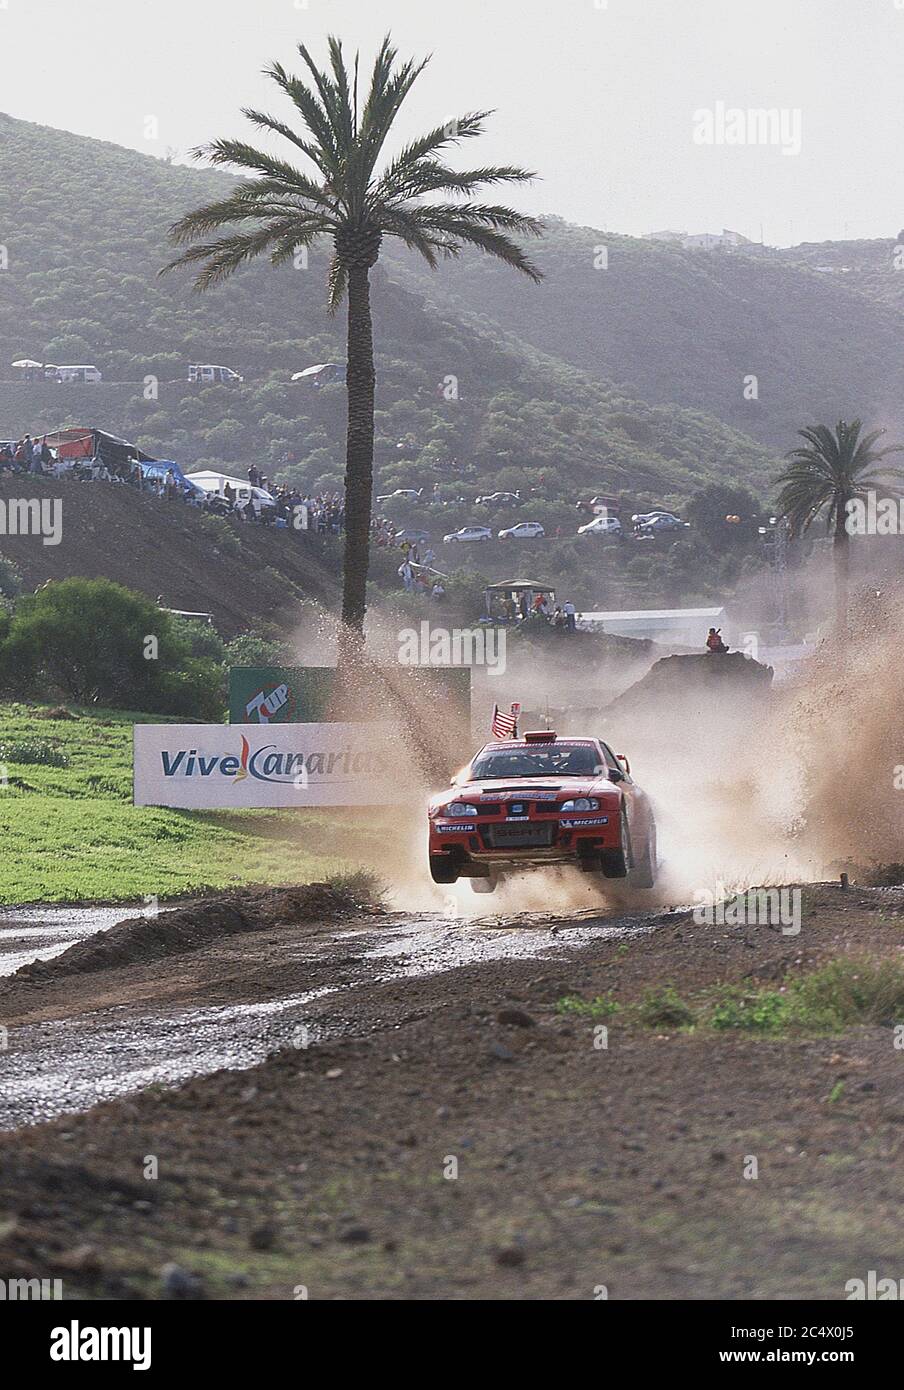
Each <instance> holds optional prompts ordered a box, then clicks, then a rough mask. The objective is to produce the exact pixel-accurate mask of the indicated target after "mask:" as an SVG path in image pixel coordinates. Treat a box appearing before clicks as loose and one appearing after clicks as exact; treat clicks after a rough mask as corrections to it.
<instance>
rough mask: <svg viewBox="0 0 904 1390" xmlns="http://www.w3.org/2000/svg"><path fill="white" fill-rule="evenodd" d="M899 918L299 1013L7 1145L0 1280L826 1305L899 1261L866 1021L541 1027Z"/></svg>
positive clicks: (872, 1039)
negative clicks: (286, 1030)
mask: <svg viewBox="0 0 904 1390" xmlns="http://www.w3.org/2000/svg"><path fill="white" fill-rule="evenodd" d="M902 922H904V894H901V893H900V892H897V891H896V890H892V891H891V892H887V893H882V892H866V891H860V890H851V891H849V892H846V893H845V892H842V891H841V890H840V889H839V888H837V887H834V886H828V885H826V886H815V887H811V888H808V889H806V890H805V894H804V902H803V912H802V929H801V932H800V934H799V935H796V936H795V935H783V934H782V933H781V932H780V931H778V930H775V929H772V928H769V927H763V926H754V925H749V924H748V925H726V926H701V925H698V924H697V923H695V922H694V921H693V919H692V917H691V916H690V914H687V913H683V914H672V915H670V916H666V917H663V918H662V919H661V920H660V923H659V927H658V929H657V930H656V931H654V932H653V933H651V934H650V935H647V936H641V937H634V938H631V939H622V940H620V941H619V940H618V939H613V938H611V937H610V938H605V937H603V936H600V937H598V938H591V940H590V941H589V942H588V943H586V944H584V945H582V946H581V947H580V949H575V950H572V951H568V952H565V953H564V954H563V953H561V952H559V953H557V954H550V955H549V958H548V959H540V960H537V959H533V960H513V959H509V960H505V961H501V962H492V963H487V962H483V963H481V964H475V965H472V966H468V967H465V968H462V969H459V970H454V971H446V972H444V973H442V974H439V975H426V976H421V977H418V978H407V979H404V978H396V979H393V980H390V981H387V982H385V983H375V982H373V981H371V982H370V983H368V982H366V981H359V983H358V984H357V986H353V987H350V988H349V989H347V990H345V991H344V992H343V994H342V996H341V1001H337V999H336V998H330V997H326V998H322V999H319V1000H317V1001H314V1002H313V1003H312V1004H311V1006H310V1007H311V1022H312V1024H313V1026H314V1028H315V1030H316V1029H317V1028H318V1027H319V1026H321V1025H322V1026H323V1028H324V1030H325V1031H326V1032H327V1033H328V1032H329V1028H330V1024H331V1023H332V1025H333V1037H332V1038H330V1039H329V1040H327V1041H324V1042H322V1043H314V1044H312V1045H310V1046H308V1047H303V1046H302V1047H297V1048H289V1049H288V1050H286V1051H284V1052H281V1053H280V1054H278V1055H277V1056H275V1057H273V1058H271V1059H270V1060H269V1061H267V1062H266V1063H264V1064H263V1065H261V1066H258V1067H255V1068H253V1069H252V1070H248V1071H242V1072H220V1073H218V1074H216V1075H213V1076H210V1077H207V1078H205V1079H200V1080H197V1081H193V1082H191V1083H189V1084H188V1085H186V1086H185V1087H183V1088H182V1089H181V1090H179V1091H175V1092H173V1091H159V1090H156V1089H155V1090H152V1091H150V1092H146V1093H144V1094H142V1095H140V1096H138V1097H136V1098H135V1099H130V1100H123V1101H118V1102H115V1103H111V1104H107V1105H102V1106H99V1107H97V1108H96V1109H95V1110H93V1111H91V1112H89V1113H88V1114H87V1115H84V1116H81V1117H77V1118H73V1117H67V1118H66V1119H64V1120H60V1121H57V1122H54V1123H53V1124H50V1125H46V1126H42V1127H40V1128H39V1129H35V1130H27V1131H22V1132H19V1133H17V1134H11V1135H9V1136H6V1137H4V1138H3V1139H2V1140H0V1160H2V1161H0V1210H2V1212H3V1213H4V1222H3V1225H2V1227H0V1268H2V1269H3V1271H4V1272H5V1273H6V1275H7V1277H17V1276H22V1275H25V1274H28V1275H29V1276H31V1277H35V1276H44V1275H46V1276H50V1275H57V1276H59V1277H62V1278H63V1280H64V1287H65V1293H66V1294H67V1295H68V1296H75V1295H78V1294H88V1295H91V1296H100V1297H111V1296H112V1297H163V1296H170V1297H180V1296H181V1297H203V1296H208V1297H211V1296H213V1297H229V1298H234V1297H238V1298H244V1297H253V1298H261V1297H263V1298H277V1299H292V1298H294V1297H298V1296H299V1294H298V1290H299V1288H300V1287H302V1286H303V1287H304V1288H305V1289H306V1290H307V1292H308V1294H309V1296H310V1297H311V1298H337V1297H339V1298H343V1297H348V1298H403V1297H427V1298H434V1299H444V1300H445V1299H464V1298H475V1297H487V1298H506V1297H508V1298H578V1299H593V1298H595V1297H598V1296H599V1292H598V1291H599V1289H600V1287H601V1286H605V1288H606V1289H607V1290H608V1293H609V1296H610V1297H612V1298H615V1299H618V1298H643V1297H654V1298H682V1297H684V1298H688V1297H689V1298H706V1297H718V1298H728V1297H732V1298H737V1297H741V1298H743V1297H752V1298H781V1299H794V1298H798V1297H803V1296H809V1297H817V1298H824V1299H843V1298H844V1297H845V1288H844V1285H845V1282H846V1281H847V1280H848V1279H851V1278H853V1277H864V1276H865V1272H866V1271H867V1270H868V1269H876V1270H879V1271H881V1272H882V1273H889V1274H892V1275H895V1274H896V1273H897V1272H899V1271H900V1268H901V1267H902V1261H904V1249H902V1246H901V1240H900V1235H899V1234H898V1228H899V1222H898V1219H897V1214H898V1208H899V1200H900V1198H899V1186H900V1183H899V1171H898V1162H897V1156H898V1154H899V1153H900V1142H901V1126H902V1124H904V1106H902V1099H901V1086H900V1065H901V1063H900V1060H899V1058H900V1053H899V1052H898V1051H896V1049H895V1047H894V1037H893V1034H894V1029H893V1028H892V1027H891V1026H889V1024H888V1022H886V1023H885V1024H875V1025H868V1026H867V1025H864V1026H857V1027H851V1028H847V1029H844V1030H842V1031H841V1032H839V1033H837V1034H836V1035H833V1036H828V1035H826V1036H816V1035H812V1036H808V1035H807V1034H805V1033H803V1034H799V1035H792V1036H783V1037H770V1036H768V1035H766V1036H757V1035H756V1034H753V1033H745V1032H743V1031H732V1032H722V1033H717V1032H713V1031H712V1030H708V1029H698V1030H696V1031H690V1032H688V1031H681V1030H679V1029H677V1028H675V1027H673V1026H671V1025H669V1024H667V1023H665V1022H662V1023H660V1024H658V1025H656V1026H640V1025H639V1024H638V1023H637V1022H636V1021H632V1019H631V1018H630V1016H629V1014H628V1012H627V1009H625V1011H624V1012H623V1013H622V1014H621V1015H619V1014H614V1015H612V1016H611V1017H609V1018H608V1020H607V1027H608V1035H607V1037H606V1038H605V1040H603V1041H602V1044H601V1039H600V1034H599V1023H598V1020H596V1019H594V1018H592V1017H589V1016H587V1017H582V1016H579V1015H576V1014H574V1013H564V1012H562V1010H561V1007H560V1004H561V1001H562V1000H563V999H564V998H566V997H573V996H577V997H579V998H581V999H583V1000H585V1001H590V1000H593V999H595V998H598V997H603V998H613V999H616V1000H618V1001H619V1002H620V1003H621V1004H622V1005H623V1006H625V1005H627V1004H628V1003H629V1002H630V1001H631V1000H642V999H643V998H644V997H645V995H646V993H647V991H649V990H650V989H653V988H656V989H660V988H661V987H662V986H663V985H664V984H665V983H666V982H671V983H672V984H673V985H674V987H675V989H676V990H677V991H678V992H680V994H681V995H682V996H683V997H685V998H689V999H694V998H695V997H696V996H697V995H698V994H699V993H700V992H701V991H703V992H705V991H706V990H707V989H709V988H711V987H713V986H714V985H716V984H717V983H721V984H724V983H725V982H734V983H736V984H741V983H746V984H747V985H757V984H761V983H763V982H780V981H781V980H782V978H783V976H784V973H785V971H786V970H788V969H793V968H796V967H797V968H804V969H808V968H811V967H813V966H815V965H818V964H820V963H822V962H825V961H826V960H829V959H835V958H838V957H840V956H841V957H843V956H845V955H850V954H856V953H859V952H861V951H869V952H871V953H873V954H876V955H881V956H883V957H885V958H891V957H894V956H896V955H898V954H899V953H900V943H901V940H902V936H901V931H902ZM288 944H289V943H288V942H286V943H285V946H286V947H288ZM333 949H335V951H336V952H337V953H342V952H343V951H344V950H347V948H344V947H343V946H342V945H341V944H336V946H335V947H334V948H333ZM351 1018H353V1019H354V1031H353V1034H349V1035H347V1036H346V1037H345V1040H341V1039H339V1040H337V1038H336V1036H335V1032H336V1025H337V1023H340V1022H341V1020H342V1019H351ZM10 1057H11V1058H12V1057H14V1053H11V1054H10ZM147 1155H153V1156H154V1157H155V1159H156V1163H157V1173H158V1175H157V1176H156V1177H155V1178H153V1179H148V1178H146V1176H145V1170H146V1162H147V1160H146V1157H145V1156H147ZM752 1159H755V1160H756V1163H755V1165H753V1164H752V1163H751V1160H752ZM174 1266H175V1269H174Z"/></svg>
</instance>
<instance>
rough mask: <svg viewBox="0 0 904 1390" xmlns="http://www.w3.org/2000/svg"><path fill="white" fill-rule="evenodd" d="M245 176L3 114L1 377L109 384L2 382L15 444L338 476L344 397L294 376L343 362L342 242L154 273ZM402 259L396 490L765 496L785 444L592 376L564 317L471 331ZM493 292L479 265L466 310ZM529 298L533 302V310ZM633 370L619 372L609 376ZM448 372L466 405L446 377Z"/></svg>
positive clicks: (380, 343)
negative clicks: (276, 258) (96, 373)
mask: <svg viewBox="0 0 904 1390" xmlns="http://www.w3.org/2000/svg"><path fill="white" fill-rule="evenodd" d="M229 182H230V181H229V179H228V177H227V176H226V175H223V174H220V173H218V172H212V171H199V170H193V169H186V168H182V167H175V166H170V165H168V164H166V163H164V162H162V161H159V160H155V159H152V158H150V157H148V156H144V155H138V154H135V153H133V152H131V151H128V150H125V149H120V148H118V147H116V146H112V145H109V144H104V143H101V142H98V141H93V140H88V139H84V138H81V137H77V136H74V135H70V134H67V133H64V132H60V131H54V130H49V129H46V128H43V127H40V126H36V125H31V124H27V123H24V122H21V121H15V120H12V119H10V118H9V117H5V116H0V226H2V227H3V229H4V232H3V237H4V244H5V246H6V248H7V252H8V269H7V270H6V271H5V272H3V273H0V374H2V375H6V376H9V375H11V373H10V371H9V367H8V365H7V364H9V363H10V362H11V361H12V360H14V359H17V358H20V357H23V356H28V357H33V358H36V359H37V360H39V361H54V362H58V363H59V362H93V363H95V364H96V365H97V366H98V367H100V368H101V370H102V371H103V373H104V377H105V382H104V384H103V385H101V386H94V387H74V386H70V387H57V388H53V389H49V388H47V387H45V386H43V385H42V386H37V387H34V388H25V387H22V386H16V387H9V386H7V385H6V384H2V383H0V437H2V436H3V435H7V436H9V435H18V434H21V433H23V432H24V431H26V430H29V429H30V430H32V431H43V430H44V429H45V428H53V427H57V426H60V425H63V424H71V423H77V424H95V425H101V426H103V427H105V428H107V429H110V430H112V431H114V432H117V433H122V434H125V435H127V436H128V437H130V438H133V439H135V440H136V442H137V443H139V444H140V445H141V447H143V448H145V449H146V450H147V451H148V452H151V453H154V454H157V455H158V456H161V457H175V458H176V459H178V460H179V461H180V462H182V463H183V464H188V465H191V464H198V463H217V464H222V465H226V466H227V467H236V468H238V467H239V466H241V467H242V468H243V469H244V468H247V465H248V463H249V462H251V461H252V460H254V461H257V462H258V463H261V464H262V466H263V467H264V471H266V472H267V473H268V474H269V475H270V476H271V477H274V476H279V477H283V478H286V479H291V480H293V481H297V482H299V483H300V484H301V485H302V486H303V487H305V488H313V489H315V490H318V491H319V490H323V489H327V488H331V487H335V486H337V485H338V484H339V482H340V479H341V472H342V457H343V423H344V419H343V415H344V404H345V394H344V391H343V390H342V388H341V387H338V386H334V387H327V388H325V389H323V390H321V391H319V392H317V391H315V390H313V389H311V388H310V387H303V386H293V385H291V384H289V377H290V376H291V374H292V372H293V371H297V370H300V369H301V368H303V367H306V366H308V365H311V364H313V363H316V362H322V361H329V360H334V359H336V358H337V357H341V355H342V346H341V343H342V330H343V324H342V320H341V316H340V317H339V318H337V319H336V320H331V319H330V318H329V317H328V315H327V314H326V312H325V310H324V275H325V266H326V257H327V251H326V248H323V249H321V250H319V251H315V252H313V253H312V255H311V258H310V264H309V267H308V268H307V269H306V270H301V269H299V270H295V269H292V268H286V269H284V270H283V271H280V272H274V271H272V270H271V269H270V267H269V266H267V265H255V266H251V267H248V268H247V269H246V270H244V271H243V272H242V273H241V274H240V275H239V276H238V277H237V278H236V279H235V280H233V281H232V282H231V283H230V284H229V285H227V286H224V287H222V288H220V289H218V290H216V291H214V292H212V293H210V294H208V295H207V296H202V297H199V296H195V295H193V294H192V293H191V292H190V289H189V284H188V281H187V279H186V277H184V276H181V275H174V276H170V277H167V278H165V279H163V280H160V279H158V278H157V271H158V270H159V268H160V266H161V265H163V264H164V262H165V261H166V260H167V259H168V258H169V257H170V256H171V254H172V251H171V248H169V247H168V245H167V243H166V238H165V232H166V228H167V226H168V225H169V224H170V223H172V222H173V220H174V219H175V218H177V217H178V216H179V215H180V214H181V213H182V212H184V211H185V210H186V209H187V208H189V207H190V206H193V205H196V204H197V203H199V202H201V201H205V200H207V199H209V198H210V197H211V195H215V194H220V193H222V191H223V190H224V189H225V188H226V187H228V185H229ZM26 207H27V208H28V216H27V217H22V216H21V210H22V209H23V208H26ZM544 254H548V253H544ZM386 265H387V266H388V270H387V269H384V268H383V267H378V268H377V271H376V272H375V274H374V314H375V323H376V339H377V351H378V359H377V366H378V372H379V383H378V401H377V439H376V457H377V474H378V478H377V485H378V489H379V490H384V491H386V490H391V489H392V488H394V487H397V486H403V485H406V484H410V483H411V482H412V481H414V482H416V483H417V484H418V485H427V486H432V484H433V483H434V482H438V483H440V484H441V486H442V487H443V488H444V489H445V491H446V492H447V493H448V494H449V495H450V496H454V495H456V494H457V493H458V492H459V491H460V490H462V488H463V487H464V489H465V490H466V491H467V492H468V493H469V494H470V493H471V490H472V487H474V485H475V484H477V485H478V487H479V488H483V489H485V490H491V489H492V488H496V487H501V488H510V487H513V486H519V485H521V486H526V487H527V486H534V487H537V488H538V489H539V490H540V493H541V494H542V495H543V496H548V497H550V498H562V499H573V498H574V496H575V493H576V492H579V491H586V490H601V489H606V490H619V491H625V492H627V493H628V495H629V497H631V498H635V499H637V500H638V502H642V501H647V500H649V501H652V500H656V501H668V500H669V499H675V500H676V501H680V500H681V499H682V498H684V497H686V496H687V495H688V494H689V493H690V492H692V491H693V490H695V489H696V488H697V487H699V486H700V485H701V484H702V483H705V482H706V481H710V480H715V479H719V480H723V479H726V478H727V479H734V480H738V481H744V482H745V483H747V484H749V485H752V486H754V487H755V488H760V489H766V488H767V486H768V482H769V479H770V478H771V476H772V474H773V471H774V458H773V456H772V455H771V453H770V452H769V451H768V450H766V449H764V448H761V447H759V446H758V445H756V444H754V443H753V442H752V441H751V440H750V439H749V438H748V437H746V436H744V435H742V434H740V433H738V432H736V431H734V430H732V429H730V428H728V427H726V426H725V425H724V424H722V423H720V422H719V421H717V420H715V419H713V418H711V417H709V416H707V415H705V414H702V413H700V412H699V411H698V410H696V409H695V410H687V411H682V410H679V409H676V408H675V407H674V405H672V404H671V401H672V399H673V397H672V395H670V393H669V391H668V390H665V391H663V390H657V391H652V390H651V391H650V392H649V393H648V399H649V400H650V401H652V402H653V404H648V403H646V402H645V400H644V399H643V397H644V394H645V393H644V392H642V391H637V392H635V393H633V394H632V393H631V392H630V391H626V390H623V389H619V388H615V387H614V386H613V385H612V384H611V382H609V381H608V380H605V379H603V378H604V376H605V373H603V372H602V371H600V370H598V368H599V366H600V364H599V363H597V362H594V363H591V364H590V366H591V368H592V377H593V379H591V374H590V373H587V374H585V373H583V372H581V371H579V370H576V369H575V366H574V365H568V364H567V362H566V361H564V360H562V359H564V358H566V357H567V356H568V354H566V353H564V352H560V349H561V348H562V347H563V346H564V342H565V339H566V338H567V329H566V328H564V327H560V328H559V329H557V331H556V335H555V337H556V342H555V343H548V344H545V345H542V344H540V345H537V344H535V345H534V346H528V345H527V344H525V343H524V342H522V341H520V340H519V339H518V338H517V337H513V336H511V334H510V333H509V332H503V331H502V330H501V328H500V326H499V325H498V324H496V323H489V322H487V323H486V324H485V325H483V326H480V327H475V326H474V325H473V324H472V323H471V322H465V321H464V320H463V319H462V318H461V317H460V316H459V315H458V314H457V313H456V312H455V309H454V307H446V308H443V310H442V311H440V312H438V311H437V310H436V309H435V308H434V307H433V306H432V305H431V304H430V303H428V302H427V301H426V300H425V298H424V293H423V287H422V286H420V285H417V286H413V285H409V286H408V287H407V288H405V287H403V286H401V285H400V284H399V283H397V278H398V277H397V276H396V268H397V267H398V269H399V274H400V275H401V274H402V273H403V270H402V267H401V262H399V261H397V260H388V261H387V263H386ZM510 274H511V272H510ZM454 283H455V282H453V280H451V279H448V280H447V281H444V284H448V286H449V287H450V288H451V287H452V286H453V284H454ZM476 283H477V282H475V281H474V275H473V270H472V268H471V267H470V266H468V265H467V264H465V265H463V267H462V282H461V288H462V303H463V304H465V306H467V304H468V302H469V294H470V293H471V292H472V291H473V289H474V288H475V285H476ZM492 283H493V282H492V280H490V281H489V282H487V288H488V297H489V300H491V299H492V294H491V293H490V289H491V285H492ZM505 293H506V294H509V293H510V295H511V300H512V304H513V306H515V305H517V313H516V312H515V311H514V308H513V313H512V318H511V320H510V321H508V320H507V321H506V328H507V329H508V328H513V327H515V326H516V325H517V323H518V321H519V316H520V318H521V319H522V320H523V321H524V322H525V323H527V322H529V321H530V319H531V316H537V315H540V317H541V318H542V317H543V316H544V315H547V316H548V315H549V314H550V312H551V310H552V309H554V311H555V314H556V316H557V318H558V320H559V322H560V325H564V324H566V323H567V322H568V321H569V320H570V318H571V315H572V311H573V305H572V303H571V302H570V301H569V300H567V299H564V300H562V301H560V302H558V304H557V305H556V304H555V303H554V301H555V296H556V290H555V283H554V281H553V282H551V283H550V286H549V287H548V288H545V289H544V290H542V291H539V292H538V291H536V290H535V288H534V287H533V286H531V285H530V284H528V283H527V282H526V281H523V280H521V279H520V277H515V276H514V274H511V284H510V285H509V286H508V287H507V289H506V291H505ZM531 296H533V301H534V302H533V303H532V304H530V305H527V304H521V303H520V301H521V300H522V299H523V300H525V301H528V300H530V299H531ZM641 329H642V324H641ZM544 354H546V355H544ZM190 361H202V362H204V361H207V362H221V363H224V364H227V365H229V366H232V367H234V368H235V369H236V370H238V371H240V372H241V373H242V374H243V375H244V376H245V384H244V385H242V386H237V387H233V388H227V387H216V388H208V389H197V388H192V389H190V390H189V389H188V388H187V386H185V385H184V384H182V383H181V382H180V383H179V384H172V383H175V382H176V381H177V380H178V379H179V378H183V377H184V375H185V369H186V365H187V363H188V362H190ZM660 367H661V369H662V370H663V372H664V373H665V371H666V364H665V363H662V364H659V363H658V362H657V354H656V353H655V352H654V353H653V354H652V355H651V368H650V373H648V375H650V374H652V375H653V376H655V375H656V372H657V370H659V369H660ZM632 374H633V373H632V372H631V371H630V370H628V368H627V364H624V365H623V364H620V363H616V364H614V370H612V371H611V372H610V375H611V376H613V377H617V378H624V377H625V376H630V375H632ZM450 376H454V377H455V378H457V382H458V397H457V399H446V398H445V397H444V395H443V392H442V389H441V383H442V382H443V381H445V380H446V379H447V378H449V377H450ZM148 377H154V378H156V379H157V380H158V381H159V390H158V392H157V396H158V398H157V399H145V395H146V394H147V392H146V390H145V386H144V383H145V379H146V378H148ZM108 382H109V383H132V385H130V386H129V385H126V386H122V385H115V384H113V385H108V384H107V383H108ZM151 394H152V395H153V394H154V393H153V390H152V391H151ZM690 403H691V404H696V403H695V402H690ZM453 461H457V466H454V465H453ZM463 479H465V480H466V481H465V482H463V481H462V480H463Z"/></svg>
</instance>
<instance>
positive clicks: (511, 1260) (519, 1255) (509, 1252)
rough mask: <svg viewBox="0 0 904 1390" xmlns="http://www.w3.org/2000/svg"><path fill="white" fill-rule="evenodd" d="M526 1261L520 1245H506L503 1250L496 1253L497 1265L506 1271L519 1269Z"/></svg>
mask: <svg viewBox="0 0 904 1390" xmlns="http://www.w3.org/2000/svg"><path fill="white" fill-rule="evenodd" d="M524 1260H525V1255H524V1251H523V1250H522V1249H521V1246H520V1245H504V1246H503V1247H502V1249H501V1250H497V1251H496V1263H497V1265H502V1266H503V1267H504V1268H506V1269H517V1267H518V1266H519V1265H523V1264H524Z"/></svg>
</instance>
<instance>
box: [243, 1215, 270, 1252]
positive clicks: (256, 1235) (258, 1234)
mask: <svg viewBox="0 0 904 1390" xmlns="http://www.w3.org/2000/svg"><path fill="white" fill-rule="evenodd" d="M248 1244H249V1245H250V1246H251V1249H252V1250H272V1249H273V1247H274V1245H275V1244H276V1227H275V1226H273V1225H271V1223H270V1222H269V1221H265V1222H264V1224H263V1225H262V1226H256V1227H255V1228H254V1230H253V1231H252V1232H251V1234H250V1235H249V1237H248Z"/></svg>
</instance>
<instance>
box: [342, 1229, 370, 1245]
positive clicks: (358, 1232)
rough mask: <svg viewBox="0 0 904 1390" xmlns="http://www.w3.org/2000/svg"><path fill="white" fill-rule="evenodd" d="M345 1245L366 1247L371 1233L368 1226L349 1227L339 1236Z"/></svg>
mask: <svg viewBox="0 0 904 1390" xmlns="http://www.w3.org/2000/svg"><path fill="white" fill-rule="evenodd" d="M339 1239H340V1240H341V1241H342V1243H343V1245H366V1244H367V1242H368V1241H369V1240H370V1231H369V1230H368V1229H367V1227H366V1226H348V1227H347V1228H346V1229H345V1230H344V1231H342V1233H341V1234H340V1236H339Z"/></svg>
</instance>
